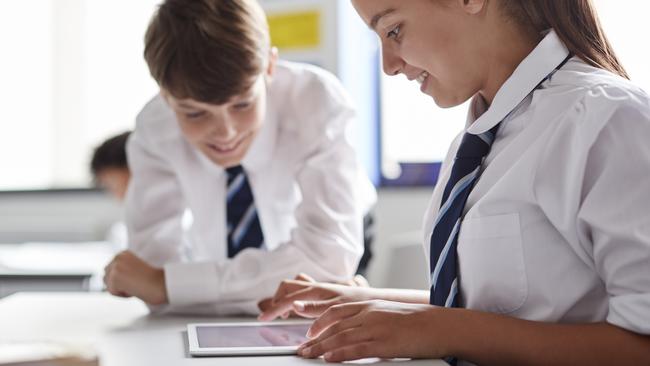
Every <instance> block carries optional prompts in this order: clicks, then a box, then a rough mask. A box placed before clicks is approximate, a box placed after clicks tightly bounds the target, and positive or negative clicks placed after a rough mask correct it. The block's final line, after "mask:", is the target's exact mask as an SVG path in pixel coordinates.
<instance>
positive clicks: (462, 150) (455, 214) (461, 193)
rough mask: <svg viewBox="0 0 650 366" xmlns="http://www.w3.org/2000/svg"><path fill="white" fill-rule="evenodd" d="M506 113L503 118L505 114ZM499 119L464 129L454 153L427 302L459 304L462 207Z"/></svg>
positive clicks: (440, 213)
mask: <svg viewBox="0 0 650 366" xmlns="http://www.w3.org/2000/svg"><path fill="white" fill-rule="evenodd" d="M571 57H572V55H571V54H569V55H568V56H567V57H566V58H565V59H564V61H562V62H561V63H560V64H559V65H558V66H557V67H556V68H555V69H554V70H553V71H551V72H550V73H549V74H548V75H547V76H546V77H545V78H544V79H542V81H540V82H539V83H538V84H537V86H535V88H533V90H532V91H531V92H530V93H529V94H528V95H530V94H531V93H532V92H533V91H535V90H537V89H538V88H540V87H541V86H542V84H543V83H544V82H545V81H547V80H550V79H551V77H552V76H553V75H554V74H555V72H556V71H557V70H559V69H560V68H562V66H564V65H565V64H566V63H567V62H568V61H569V60H570V59H571ZM510 113H512V111H510ZM510 113H508V115H510ZM508 115H507V116H506V117H505V118H504V120H505V119H506V118H508ZM501 122H503V120H502V121H501ZM501 122H499V123H498V124H497V125H496V126H494V127H492V129H490V130H489V131H486V132H484V133H482V134H480V135H473V134H470V133H467V132H466V133H465V135H464V136H463V139H462V141H461V143H460V146H459V148H458V152H457V153H456V159H455V160H454V165H453V166H452V168H451V175H450V177H449V180H448V181H447V185H446V186H445V191H444V192H443V195H442V201H441V205H440V210H439V211H438V216H437V217H436V221H435V224H434V227H433V234H432V235H431V246H430V248H431V252H430V258H429V259H430V262H429V263H430V270H431V292H430V294H429V303H430V304H432V305H437V306H445V307H458V306H459V302H458V291H459V288H460V287H459V285H460V284H459V281H458V270H457V263H458V262H457V252H456V249H457V245H458V233H459V231H460V224H461V221H462V218H463V210H464V209H465V203H466V202H467V197H469V194H470V192H471V191H472V188H473V187H474V184H475V183H476V181H477V180H478V178H479V176H480V174H481V164H482V163H483V159H484V158H485V157H486V156H487V155H488V153H489V152H490V148H491V147H492V143H493V142H494V139H495V138H496V135H497V131H498V130H499V126H500V125H501Z"/></svg>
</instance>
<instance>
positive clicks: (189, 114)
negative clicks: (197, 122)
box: [185, 111, 205, 118]
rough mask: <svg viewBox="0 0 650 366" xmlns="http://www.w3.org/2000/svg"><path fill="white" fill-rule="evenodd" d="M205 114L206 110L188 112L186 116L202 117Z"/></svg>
mask: <svg viewBox="0 0 650 366" xmlns="http://www.w3.org/2000/svg"><path fill="white" fill-rule="evenodd" d="M203 115H205V111H201V112H194V113H186V114H185V117H187V118H199V117H201V116H203Z"/></svg>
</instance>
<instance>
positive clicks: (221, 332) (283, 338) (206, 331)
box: [196, 324, 309, 348]
mask: <svg viewBox="0 0 650 366" xmlns="http://www.w3.org/2000/svg"><path fill="white" fill-rule="evenodd" d="M308 329H309V324H277V325H266V326H254V327H251V326H226V327H224V326H210V325H199V326H197V327H196V335H197V338H198V343H199V347H201V348H222V347H278V346H280V347H286V346H298V345H300V344H302V343H304V342H306V341H307V339H308V338H307V337H306V334H307V330H308Z"/></svg>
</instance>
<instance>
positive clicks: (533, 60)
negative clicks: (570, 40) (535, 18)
mask: <svg viewBox="0 0 650 366" xmlns="http://www.w3.org/2000/svg"><path fill="white" fill-rule="evenodd" d="M568 55H569V50H568V49H567V48H566V46H564V44H563V43H562V41H561V40H560V38H559V37H558V35H557V34H556V33H555V31H554V30H551V31H550V32H548V34H547V35H546V36H545V37H544V39H542V41H541V42H540V43H539V44H538V45H537V46H536V47H535V49H534V50H533V52H531V53H530V54H529V55H528V56H526V58H525V59H524V60H523V61H522V62H521V63H520V64H519V66H517V68H516V69H515V71H514V73H513V74H512V75H511V76H510V77H509V78H508V80H506V82H505V83H504V84H503V85H502V86H501V88H500V89H499V91H498V92H497V94H496V95H495V97H494V100H493V101H492V105H491V106H490V107H489V108H488V109H487V110H486V111H485V113H482V114H481V109H483V110H484V108H485V102H484V101H483V102H481V101H480V99H483V98H482V97H481V96H480V95H475V96H474V98H472V102H471V105H470V109H469V113H468V118H467V125H468V126H469V127H468V128H467V132H469V133H471V134H474V135H478V134H481V133H483V132H485V131H488V130H489V129H491V128H492V127H494V126H496V124H497V123H499V122H501V121H502V120H503V119H504V118H506V116H507V115H508V114H509V113H510V112H511V111H513V110H514V109H515V108H517V105H519V103H521V101H522V100H524V99H525V98H526V96H527V95H528V94H530V92H531V91H533V89H534V88H535V87H536V86H537V84H539V82H540V81H542V80H543V79H544V78H545V77H546V76H548V74H550V73H551V72H552V71H553V70H554V69H555V68H556V67H557V66H558V65H559V64H560V63H561V62H562V61H563V60H564V59H565V58H566V57H567V56H568ZM477 116H480V117H478V118H477Z"/></svg>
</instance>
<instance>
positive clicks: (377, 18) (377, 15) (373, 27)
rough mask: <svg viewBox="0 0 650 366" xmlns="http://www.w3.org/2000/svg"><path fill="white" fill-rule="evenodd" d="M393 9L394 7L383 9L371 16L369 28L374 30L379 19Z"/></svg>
mask: <svg viewBox="0 0 650 366" xmlns="http://www.w3.org/2000/svg"><path fill="white" fill-rule="evenodd" d="M394 11H395V9H386V10H384V11H381V12H379V13H377V14H375V16H374V17H372V20H371V21H370V29H372V30H376V29H375V28H377V23H379V20H380V19H381V18H382V17H384V16H386V15H388V14H390V13H392V12H394Z"/></svg>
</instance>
